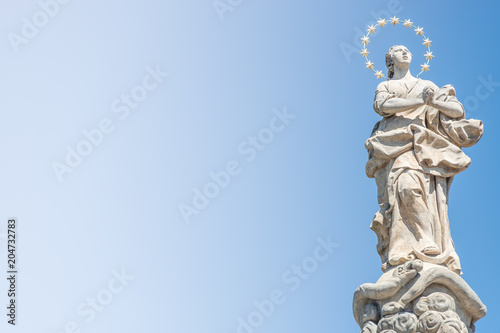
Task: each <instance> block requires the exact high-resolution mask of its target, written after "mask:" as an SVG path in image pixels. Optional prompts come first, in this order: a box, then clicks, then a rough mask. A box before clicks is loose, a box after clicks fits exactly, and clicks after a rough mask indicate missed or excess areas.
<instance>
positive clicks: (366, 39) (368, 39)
mask: <svg viewBox="0 0 500 333" xmlns="http://www.w3.org/2000/svg"><path fill="white" fill-rule="evenodd" d="M369 42H370V38H369V37H368V36H364V37H363V38H361V43H363V44H365V45H366V44H368V43H369Z"/></svg>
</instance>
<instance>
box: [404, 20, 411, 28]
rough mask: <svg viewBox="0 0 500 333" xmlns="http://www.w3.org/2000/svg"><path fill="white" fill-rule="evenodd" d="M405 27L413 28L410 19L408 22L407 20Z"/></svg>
mask: <svg viewBox="0 0 500 333" xmlns="http://www.w3.org/2000/svg"><path fill="white" fill-rule="evenodd" d="M403 24H404V26H405V27H407V28H411V26H412V25H413V22H412V21H410V19H408V20H405V23H403Z"/></svg>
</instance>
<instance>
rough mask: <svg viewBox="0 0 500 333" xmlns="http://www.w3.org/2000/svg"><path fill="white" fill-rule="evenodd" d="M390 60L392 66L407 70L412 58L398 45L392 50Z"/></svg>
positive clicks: (406, 50)
mask: <svg viewBox="0 0 500 333" xmlns="http://www.w3.org/2000/svg"><path fill="white" fill-rule="evenodd" d="M391 58H392V62H393V63H394V66H396V67H399V68H408V67H409V66H410V63H411V60H412V58H413V56H412V54H411V53H410V51H408V49H407V48H406V47H405V46H403V45H398V46H396V47H394V49H393V50H392V52H391Z"/></svg>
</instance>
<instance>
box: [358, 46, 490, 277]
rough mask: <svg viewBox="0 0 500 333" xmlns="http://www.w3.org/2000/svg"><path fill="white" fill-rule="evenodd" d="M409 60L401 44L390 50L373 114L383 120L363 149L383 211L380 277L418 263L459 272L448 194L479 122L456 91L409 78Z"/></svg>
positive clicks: (378, 224)
mask: <svg viewBox="0 0 500 333" xmlns="http://www.w3.org/2000/svg"><path fill="white" fill-rule="evenodd" d="M411 61H412V54H411V53H410V51H408V49H407V48H406V47H405V46H402V45H395V46H393V47H391V48H390V49H389V51H388V52H387V54H386V65H387V68H388V70H389V72H388V80H387V81H385V82H382V83H381V84H379V85H378V87H377V90H376V92H375V101H374V103H373V108H374V109H375V112H377V113H378V114H379V115H381V116H382V117H383V119H382V120H381V121H379V122H378V123H377V124H376V125H375V127H374V129H373V132H372V134H371V136H370V138H369V139H368V140H367V141H366V144H365V146H366V148H367V149H368V153H369V161H368V163H367V165H366V173H367V175H368V177H370V178H375V180H376V183H377V188H378V202H379V206H380V210H379V211H378V212H377V213H376V214H375V217H374V219H373V222H372V225H371V228H372V230H374V231H375V233H376V234H377V236H378V245H377V250H378V252H379V254H380V257H381V259H382V263H383V265H382V269H383V270H384V271H385V270H386V269H388V268H389V267H391V266H396V265H400V264H402V263H404V262H407V261H410V260H414V259H421V260H422V261H424V262H429V263H433V264H438V265H443V266H446V267H448V268H449V269H450V270H452V271H454V272H456V273H457V274H461V267H460V260H459V258H458V255H457V253H456V252H455V247H454V244H453V241H452V239H451V235H450V226H449V221H448V193H449V190H450V186H451V183H452V180H453V177H454V176H455V175H456V174H458V173H460V172H462V171H463V170H465V169H466V168H467V167H468V166H469V164H470V159H469V157H468V156H467V155H465V154H464V152H463V151H462V147H470V146H472V145H474V144H475V143H477V142H478V141H479V139H480V138H481V136H482V133H483V124H482V122H481V121H479V120H474V119H470V120H466V119H465V117H464V108H463V106H462V104H461V103H460V102H459V101H458V100H457V98H456V96H455V89H454V88H453V86H451V85H446V86H444V87H442V88H438V87H437V86H436V85H435V84H434V83H432V82H431V81H427V80H422V79H419V78H415V77H413V76H412V75H411V73H410V70H409V66H410V63H411Z"/></svg>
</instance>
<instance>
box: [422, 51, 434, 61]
mask: <svg viewBox="0 0 500 333" xmlns="http://www.w3.org/2000/svg"><path fill="white" fill-rule="evenodd" d="M424 56H425V59H427V60H432V58H434V56H433V55H432V52H429V51H427V53H426V54H424Z"/></svg>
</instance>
